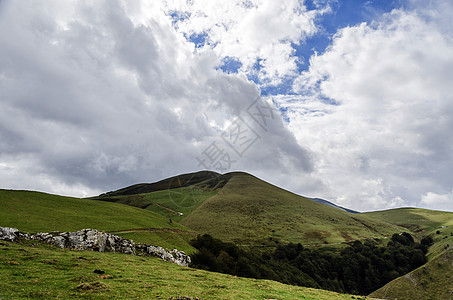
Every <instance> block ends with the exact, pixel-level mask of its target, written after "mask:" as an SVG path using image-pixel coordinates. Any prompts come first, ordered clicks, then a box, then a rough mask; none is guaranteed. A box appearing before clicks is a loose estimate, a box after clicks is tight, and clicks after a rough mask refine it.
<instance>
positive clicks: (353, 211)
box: [307, 198, 359, 214]
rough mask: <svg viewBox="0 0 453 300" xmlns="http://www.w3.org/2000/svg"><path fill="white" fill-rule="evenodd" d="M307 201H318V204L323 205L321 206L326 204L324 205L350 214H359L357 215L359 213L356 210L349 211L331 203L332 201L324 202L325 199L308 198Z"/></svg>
mask: <svg viewBox="0 0 453 300" xmlns="http://www.w3.org/2000/svg"><path fill="white" fill-rule="evenodd" d="M307 199H310V200H313V201H316V202H318V203H321V204H324V205H329V206H332V207H335V208H338V209H342V210H344V211H347V212H349V213H351V214H357V213H359V212H358V211H355V210H352V209H349V208H344V207H341V206H338V205H336V204H335V203H332V202H330V201H327V200H324V199H321V198H307Z"/></svg>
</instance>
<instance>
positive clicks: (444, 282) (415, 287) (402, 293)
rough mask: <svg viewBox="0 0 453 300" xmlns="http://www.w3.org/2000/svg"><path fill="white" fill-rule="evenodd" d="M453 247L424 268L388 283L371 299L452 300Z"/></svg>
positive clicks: (372, 295)
mask: <svg viewBox="0 0 453 300" xmlns="http://www.w3.org/2000/svg"><path fill="white" fill-rule="evenodd" d="M452 265H453V247H451V246H450V247H449V249H448V250H446V251H444V252H443V253H442V254H440V255H438V256H437V257H435V258H433V259H431V260H430V261H429V262H428V263H426V264H425V265H423V266H422V267H420V268H418V269H416V270H414V271H412V272H410V273H408V274H406V275H404V276H401V277H398V278H397V279H395V280H393V281H391V282H389V283H387V284H386V285H385V286H383V287H381V288H380V289H378V290H377V291H375V292H373V293H371V294H370V297H373V298H379V299H398V300H412V299H452V294H453V285H452V282H453V268H452Z"/></svg>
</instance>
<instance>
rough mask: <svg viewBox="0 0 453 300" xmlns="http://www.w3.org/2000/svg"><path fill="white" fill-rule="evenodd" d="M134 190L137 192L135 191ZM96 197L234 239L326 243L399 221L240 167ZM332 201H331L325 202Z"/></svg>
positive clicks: (383, 231)
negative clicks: (309, 193) (298, 191)
mask: <svg viewBox="0 0 453 300" xmlns="http://www.w3.org/2000/svg"><path fill="white" fill-rule="evenodd" d="M134 193H136V194H134ZM94 199H97V200H103V201H111V202H118V203H122V204H128V205H132V206H136V207H140V208H143V209H145V210H151V211H154V212H156V213H159V214H162V215H163V216H165V217H168V218H171V219H173V220H176V221H178V222H180V223H181V224H183V225H184V226H186V227H188V228H190V229H191V230H193V231H196V232H199V233H208V234H211V235H213V236H215V237H217V238H220V239H222V240H225V241H233V242H236V243H238V244H247V245H248V244H250V245H266V246H272V245H276V243H279V242H295V243H299V242H300V243H303V244H328V243H341V242H350V241H353V240H356V239H366V238H384V237H386V236H389V235H391V234H393V233H395V232H401V231H402V230H403V229H402V228H401V227H398V226H395V225H392V224H388V223H387V222H385V221H379V220H375V219H370V218H368V217H366V216H364V215H362V214H358V213H350V212H348V211H346V210H345V209H342V208H339V207H338V206H335V205H334V204H331V205H325V204H327V203H326V202H327V201H326V202H323V203H322V204H321V203H318V201H319V199H318V201H316V200H312V199H309V198H305V197H302V196H299V195H296V194H294V193H291V192H288V191H286V190H284V189H281V188H279V187H277V186H274V185H272V184H269V183H267V182H265V181H263V180H261V179H259V178H257V177H254V176H253V175H250V174H247V173H243V172H232V173H227V174H223V175H221V174H218V173H215V172H208V171H202V172H196V173H190V174H183V175H179V176H175V177H171V178H168V179H164V180H161V181H158V182H156V183H148V184H140V185H133V186H130V187H127V188H123V189H120V190H117V191H113V192H109V193H106V194H103V195H100V196H99V197H95V198H94ZM328 203H330V202H328Z"/></svg>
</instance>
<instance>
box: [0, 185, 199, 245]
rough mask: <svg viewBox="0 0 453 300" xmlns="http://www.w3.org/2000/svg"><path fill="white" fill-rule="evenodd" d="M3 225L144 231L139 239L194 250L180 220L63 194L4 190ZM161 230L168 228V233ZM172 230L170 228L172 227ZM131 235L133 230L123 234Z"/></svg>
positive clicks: (1, 194)
mask: <svg viewBox="0 0 453 300" xmlns="http://www.w3.org/2000/svg"><path fill="white" fill-rule="evenodd" d="M0 206H1V209H0V226H3V227H15V228H19V229H20V230H21V231H24V232H49V231H76V230H80V229H83V228H95V229H98V230H103V231H110V232H118V231H124V230H135V229H144V228H145V229H148V228H152V229H153V230H152V231H145V232H144V231H140V233H139V234H137V239H136V242H147V243H150V244H151V243H155V242H158V241H160V240H162V236H165V237H166V243H165V245H162V246H164V247H165V246H168V248H172V247H176V248H178V249H180V250H185V251H188V252H191V251H193V250H194V248H193V247H191V246H190V245H189V244H188V243H187V241H188V240H190V239H191V238H193V235H192V234H190V233H187V232H188V231H190V230H189V229H187V228H186V227H184V226H182V225H181V224H179V223H177V222H171V223H170V221H169V219H168V218H166V217H164V216H161V215H159V214H157V213H154V212H152V211H149V210H143V209H139V208H136V207H132V206H127V205H122V204H118V203H110V202H103V201H95V200H88V199H79V198H72V197H63V196H58V195H51V194H46V193H41V192H32V191H12V190H0ZM158 229H162V231H163V230H165V231H164V232H161V231H159V230H158ZM168 229H170V230H168ZM118 235H125V236H127V237H129V236H131V235H133V231H129V232H127V233H126V232H124V233H119V234H118Z"/></svg>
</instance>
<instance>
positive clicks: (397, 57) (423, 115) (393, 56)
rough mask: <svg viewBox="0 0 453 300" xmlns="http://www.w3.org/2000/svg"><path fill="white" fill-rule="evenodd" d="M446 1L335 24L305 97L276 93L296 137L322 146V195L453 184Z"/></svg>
mask: <svg viewBox="0 0 453 300" xmlns="http://www.w3.org/2000/svg"><path fill="white" fill-rule="evenodd" d="M441 8H443V10H441ZM446 8H447V7H446V6H435V5H433V6H430V10H429V17H427V16H426V15H425V14H424V13H423V9H420V10H418V9H415V10H411V11H403V10H394V11H392V12H391V13H389V14H387V15H384V16H383V17H382V18H381V19H380V20H379V21H378V22H376V23H374V24H365V23H364V24H360V25H357V26H353V27H346V28H343V29H341V30H339V31H338V33H337V34H336V35H335V36H334V38H333V43H332V45H331V46H330V47H329V48H328V49H327V51H326V52H325V53H323V54H320V55H317V56H313V57H312V58H311V59H310V68H309V70H308V71H307V72H304V73H302V74H301V76H300V77H299V78H298V79H297V80H296V81H295V84H294V89H295V91H297V92H299V93H302V94H304V95H305V96H303V97H299V98H300V99H296V100H295V101H294V100H293V101H291V97H283V98H281V99H280V101H279V102H280V104H281V105H282V106H285V107H288V113H287V114H288V116H289V118H290V123H289V128H290V129H291V130H292V131H293V132H294V134H295V135H296V138H297V140H298V142H299V144H301V145H304V146H306V147H307V148H308V149H310V150H311V151H312V152H313V153H316V155H317V157H316V158H315V161H316V162H317V164H316V165H315V173H314V174H312V175H313V176H316V177H317V178H320V179H321V180H322V181H323V182H324V183H325V186H327V187H328V188H329V190H324V191H323V195H324V196H325V197H328V198H330V199H337V202H339V203H340V204H342V205H345V206H350V207H353V208H355V209H359V210H360V209H378V208H386V207H390V206H395V205H396V206H405V205H406V206H407V205H414V204H415V205H417V204H418V203H419V201H420V197H421V195H423V194H426V193H427V192H429V191H433V190H445V189H447V190H448V189H449V188H450V187H451V182H452V176H451V173H450V172H449V170H451V169H452V167H453V156H452V153H453V143H452V141H451V138H450V136H451V131H452V130H453V114H452V112H453V96H452V94H451V78H452V76H453V71H452V70H453V32H452V31H451V28H450V31H448V32H445V29H446V28H445V27H439V26H440V25H439V24H440V23H439V22H438V20H442V19H444V17H445V16H451V13H452V12H453V9H452V6H451V5H450V6H448V9H446ZM295 98H297V97H295ZM309 189H310V188H309V187H308V190H309ZM395 199H397V200H398V201H394V200H395Z"/></svg>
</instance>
